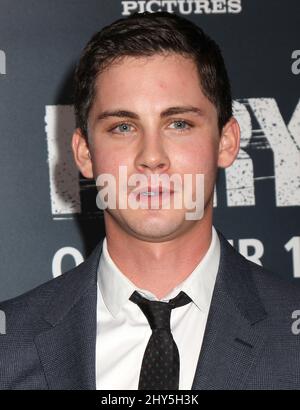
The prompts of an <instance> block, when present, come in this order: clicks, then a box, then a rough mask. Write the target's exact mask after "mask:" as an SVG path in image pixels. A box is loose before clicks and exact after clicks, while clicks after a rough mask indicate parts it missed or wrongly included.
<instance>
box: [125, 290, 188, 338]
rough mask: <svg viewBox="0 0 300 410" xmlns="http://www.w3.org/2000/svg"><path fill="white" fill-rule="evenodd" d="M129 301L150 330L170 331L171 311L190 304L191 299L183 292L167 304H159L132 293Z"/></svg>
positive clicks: (135, 292)
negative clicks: (136, 306)
mask: <svg viewBox="0 0 300 410" xmlns="http://www.w3.org/2000/svg"><path fill="white" fill-rule="evenodd" d="M129 300H131V301H132V302H133V303H136V304H137V305H138V306H139V307H140V309H141V310H142V312H143V313H144V315H145V316H146V318H147V320H148V322H149V325H150V327H151V329H152V330H154V329H167V330H169V331H170V317H171V310H172V309H174V308H177V307H179V306H183V305H186V304H187V303H190V302H191V301H192V299H191V298H190V297H189V296H188V295H187V294H186V293H184V292H180V293H179V294H178V295H177V296H176V297H175V298H173V299H170V300H169V302H160V301H156V300H149V299H146V298H144V297H143V296H142V295H141V294H140V293H138V292H137V291H134V292H133V294H132V295H131V296H130V298H129Z"/></svg>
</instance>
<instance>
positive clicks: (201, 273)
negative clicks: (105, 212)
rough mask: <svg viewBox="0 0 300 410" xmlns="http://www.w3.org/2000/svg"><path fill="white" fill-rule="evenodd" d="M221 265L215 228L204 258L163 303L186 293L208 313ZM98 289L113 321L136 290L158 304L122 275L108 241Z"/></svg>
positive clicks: (104, 250)
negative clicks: (108, 246) (109, 250)
mask: <svg viewBox="0 0 300 410" xmlns="http://www.w3.org/2000/svg"><path fill="white" fill-rule="evenodd" d="M219 261H220V240H219V237H218V234H217V232H216V230H215V228H214V227H212V240H211V243H210V246H209V249H208V251H207V252H206V254H205V255H204V257H203V258H202V259H201V261H200V262H199V264H198V265H197V266H196V268H195V269H194V270H193V271H192V272H191V273H190V275H189V276H188V277H187V278H186V279H185V280H184V281H182V282H181V283H180V284H179V285H178V286H176V287H175V288H173V289H172V290H171V292H169V293H168V295H166V296H165V297H164V298H162V299H161V301H168V300H169V299H171V298H173V297H175V296H177V295H178V293H179V292H180V291H184V292H185V293H186V294H187V295H188V296H189V297H190V298H191V299H192V301H193V303H194V304H195V305H196V306H197V307H198V308H199V309H200V310H202V311H208V310H209V306H210V302H211V298H212V293H213V289H214V285H215V280H216V276H217V272H218V267H219ZM98 286H99V290H100V292H101V294H102V297H103V301H104V303H105V305H106V307H107V309H108V310H109V312H110V313H111V314H112V316H114V317H116V316H117V314H118V313H119V311H120V310H121V309H122V307H123V305H124V304H125V303H126V302H127V301H128V299H129V297H130V296H131V295H132V293H133V292H134V291H135V290H137V291H138V292H140V293H141V294H142V295H143V296H145V297H146V298H147V299H150V300H159V299H157V297H156V296H155V295H153V293H151V292H150V291H148V290H146V289H141V288H138V287H137V286H136V285H135V284H134V283H133V282H131V281H130V280H129V279H128V278H127V277H126V276H125V275H124V274H123V273H122V272H121V271H120V269H119V268H118V267H117V266H116V264H115V263H114V261H113V260H112V259H111V257H110V255H109V253H108V249H107V241H106V238H104V240H103V245H102V253H101V257H100V261H99V267H98Z"/></svg>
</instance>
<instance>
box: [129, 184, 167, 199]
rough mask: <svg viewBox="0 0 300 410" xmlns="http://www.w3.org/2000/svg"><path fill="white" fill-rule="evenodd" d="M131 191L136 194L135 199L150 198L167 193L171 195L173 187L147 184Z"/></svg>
mask: <svg viewBox="0 0 300 410" xmlns="http://www.w3.org/2000/svg"><path fill="white" fill-rule="evenodd" d="M132 193H133V194H134V195H135V196H136V198H137V199H140V198H143V197H145V198H151V197H154V196H161V195H164V196H167V195H172V194H173V193H174V190H173V189H169V188H167V187H162V186H159V187H151V186H147V187H140V188H137V189H135V190H133V191H132Z"/></svg>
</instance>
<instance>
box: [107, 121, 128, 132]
mask: <svg viewBox="0 0 300 410" xmlns="http://www.w3.org/2000/svg"><path fill="white" fill-rule="evenodd" d="M111 131H113V132H120V133H126V132H130V131H132V125H130V124H127V123H126V122H124V123H122V124H119V125H117V126H116V127H114V128H113V129H112V130H111Z"/></svg>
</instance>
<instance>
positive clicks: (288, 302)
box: [218, 232, 300, 314]
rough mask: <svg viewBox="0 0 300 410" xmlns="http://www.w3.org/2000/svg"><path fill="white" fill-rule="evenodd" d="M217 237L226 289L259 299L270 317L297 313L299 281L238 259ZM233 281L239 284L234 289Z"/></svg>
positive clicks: (299, 304)
mask: <svg viewBox="0 0 300 410" xmlns="http://www.w3.org/2000/svg"><path fill="white" fill-rule="evenodd" d="M218 233H219V238H220V242H221V264H222V266H223V268H224V270H225V272H226V275H227V276H228V282H229V286H230V287H232V288H234V289H235V290H236V291H237V292H238V291H240V292H243V293H244V294H246V293H247V292H248V291H250V293H251V294H252V295H254V294H256V295H258V296H259V298H260V300H261V302H262V303H263V305H264V306H265V309H266V310H267V311H268V312H269V313H271V314H280V312H282V313H283V312H284V311H291V309H295V308H297V306H298V308H299V309H300V280H298V279H295V278H292V277H290V276H288V272H273V271H271V270H269V269H267V268H265V267H263V266H260V265H258V264H256V263H254V262H252V261H250V260H248V259H246V258H245V257H244V256H243V255H241V254H240V253H239V252H238V251H237V250H236V249H234V247H233V246H232V245H231V244H230V243H229V242H228V241H227V240H226V239H225V238H224V236H223V235H222V234H221V233H220V232H218ZM233 281H236V282H238V285H237V286H234V284H233V283H232V282H233Z"/></svg>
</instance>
